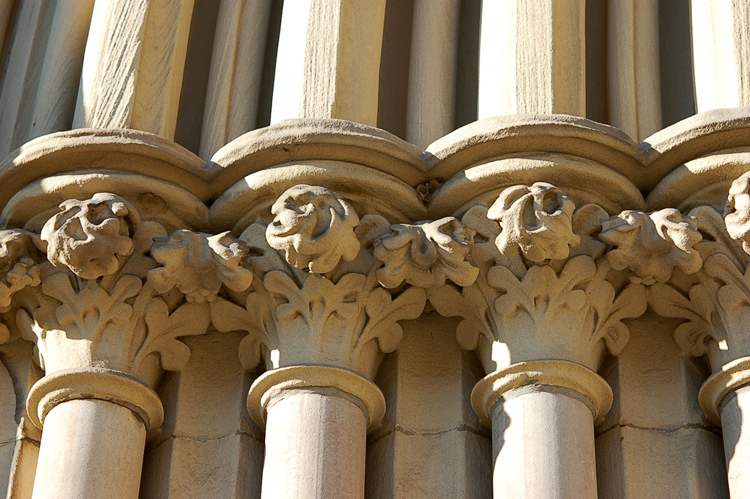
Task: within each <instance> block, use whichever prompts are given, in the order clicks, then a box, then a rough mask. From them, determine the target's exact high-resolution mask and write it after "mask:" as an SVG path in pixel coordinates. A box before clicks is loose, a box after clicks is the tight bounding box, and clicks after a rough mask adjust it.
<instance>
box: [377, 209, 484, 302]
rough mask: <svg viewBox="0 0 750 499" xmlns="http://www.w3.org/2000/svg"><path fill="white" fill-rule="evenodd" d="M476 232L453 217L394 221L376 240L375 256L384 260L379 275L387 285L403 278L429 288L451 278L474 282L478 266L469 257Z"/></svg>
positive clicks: (468, 282) (396, 283) (415, 284)
mask: <svg viewBox="0 0 750 499" xmlns="http://www.w3.org/2000/svg"><path fill="white" fill-rule="evenodd" d="M474 234H475V232H474V231H473V230H471V229H469V228H468V227H466V226H465V225H464V224H462V223H461V222H459V221H458V220H456V219H455V218H453V217H446V218H442V219H440V220H435V221H427V222H418V223H416V224H398V225H391V226H390V228H389V230H388V232H386V233H385V234H382V235H381V236H380V237H379V238H378V239H377V240H376V242H375V252H374V253H375V258H377V259H378V260H380V261H381V262H383V263H384V264H385V266H384V267H382V268H380V269H378V271H377V276H378V280H379V281H380V283H381V284H382V285H383V286H385V287H386V288H395V287H397V286H399V285H400V284H401V283H402V282H404V281H406V282H407V283H409V284H411V285H413V286H418V287H421V288H429V287H432V286H439V285H442V284H444V283H445V281H446V280H451V281H453V282H455V283H456V284H458V285H459V286H471V284H472V283H473V282H474V280H475V279H476V278H477V275H478V274H479V269H477V268H476V267H474V266H473V265H472V264H471V263H470V262H468V261H467V259H466V257H467V255H468V254H469V251H470V249H471V244H472V242H473V237H474Z"/></svg>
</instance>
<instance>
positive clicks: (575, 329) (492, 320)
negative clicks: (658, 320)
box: [429, 183, 646, 372]
mask: <svg viewBox="0 0 750 499" xmlns="http://www.w3.org/2000/svg"><path fill="white" fill-rule="evenodd" d="M607 216H608V215H607V213H606V211H605V210H604V209H602V208H601V207H599V206H597V205H593V204H584V205H582V206H580V207H578V208H576V206H575V204H574V203H573V201H572V200H571V199H570V198H569V197H568V196H567V195H565V193H564V192H562V191H561V190H560V189H558V188H557V187H555V186H553V185H550V184H545V183H537V184H534V185H532V186H514V187H509V188H507V189H505V190H504V191H503V192H502V193H501V194H500V196H499V197H498V198H497V200H496V201H495V202H494V203H493V204H492V206H491V207H490V208H489V209H487V208H484V207H482V206H475V207H472V208H470V209H469V210H467V212H466V214H465V215H464V217H463V222H464V223H466V224H467V225H468V226H469V227H470V228H471V229H473V230H475V231H476V233H477V237H478V240H475V241H474V244H473V248H472V251H471V255H470V256H471V259H472V260H473V261H475V262H477V265H478V267H479V269H480V272H479V277H478V278H477V280H476V282H475V283H474V284H473V285H471V286H465V287H464V288H463V289H458V288H456V287H454V286H450V285H446V286H443V287H441V288H436V289H434V290H430V291H429V293H430V295H429V296H430V301H431V302H432V303H433V305H434V306H435V308H436V309H437V310H438V312H439V313H441V314H443V315H447V316H461V317H463V318H464V321H463V322H462V323H461V324H460V325H459V327H458V330H457V335H458V341H459V343H460V344H461V345H462V346H464V347H465V348H467V349H476V348H479V350H480V358H482V360H483V363H484V365H485V369H486V370H487V371H488V372H489V371H493V370H495V369H497V368H501V367H503V366H505V365H508V364H510V363H514V362H521V361H529V360H535V359H540V358H552V357H556V358H564V359H566V360H569V361H573V362H577V363H580V364H583V365H586V366H589V367H590V368H591V369H596V367H597V366H598V362H599V361H600V360H601V357H602V354H603V351H604V346H602V343H603V344H604V345H606V347H607V349H608V350H609V351H610V352H611V353H613V354H617V353H619V352H620V351H621V350H622V348H623V347H624V345H625V343H627V341H628V338H629V332H628V329H627V327H626V326H625V325H624V324H623V323H622V320H623V319H627V318H632V317H637V316H639V315H641V314H643V312H644V311H645V308H646V297H645V290H644V288H643V286H642V285H640V284H639V283H628V282H627V280H624V282H623V279H622V278H621V276H619V275H617V272H616V270H615V271H614V272H615V274H616V275H614V276H613V275H612V271H613V269H612V266H611V265H609V263H608V262H607V259H606V258H603V255H604V254H605V251H606V248H607V245H606V243H605V242H603V241H602V240H601V239H600V238H599V234H600V232H601V230H602V220H604V219H605V218H607ZM493 224H495V225H493ZM493 237H494V239H493ZM602 340H603V341H602ZM495 344H497V345H502V347H498V348H494V347H493V345H495Z"/></svg>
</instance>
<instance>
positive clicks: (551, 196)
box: [487, 182, 580, 262]
mask: <svg viewBox="0 0 750 499" xmlns="http://www.w3.org/2000/svg"><path fill="white" fill-rule="evenodd" d="M574 210H575V204H574V203H573V201H572V200H571V199H570V198H569V197H568V196H566V195H565V193H564V192H562V191H561V190H560V189H558V188H557V187H555V186H554V185H551V184H547V183H545V182H537V183H535V184H533V185H532V186H530V187H529V186H525V185H516V186H513V187H509V188H507V189H505V190H504V191H503V192H502V193H501V194H500V197H498V198H497V201H495V202H494V203H493V205H492V206H491V207H490V209H489V211H488V212H487V217H488V218H489V219H490V220H497V221H498V222H499V223H500V227H502V231H501V232H500V234H499V235H498V236H497V238H496V239H495V244H496V245H497V248H498V249H499V250H500V252H501V253H502V254H504V255H507V256H516V255H518V250H519V249H520V250H521V252H522V253H523V255H524V256H525V257H526V258H528V259H529V260H531V261H532V262H541V261H544V260H550V259H551V260H559V259H563V258H567V257H568V255H569V254H570V246H575V245H577V244H578V243H579V242H580V237H579V236H577V235H576V234H574V233H573V225H572V216H573V211H574Z"/></svg>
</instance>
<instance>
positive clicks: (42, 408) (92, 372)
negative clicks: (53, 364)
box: [26, 367, 164, 431]
mask: <svg viewBox="0 0 750 499" xmlns="http://www.w3.org/2000/svg"><path fill="white" fill-rule="evenodd" d="M76 399H97V400H104V401H107V402H111V403H113V404H118V405H121V406H123V407H127V408H128V409H130V410H131V411H133V413H134V414H135V416H136V417H137V418H139V419H140V420H141V421H143V424H144V425H145V426H146V430H147V431H148V430H153V429H156V428H159V427H160V426H161V424H162V422H163V421H164V407H163V406H162V403H161V399H160V398H159V396H158V395H157V394H156V392H154V391H153V390H152V389H151V388H150V387H149V386H148V385H147V384H146V383H144V382H142V381H141V380H139V379H138V378H136V377H135V376H131V375H130V374H127V373H124V372H121V371H114V370H112V369H103V368H97V367H89V368H77V369H70V370H64V371H57V372H54V373H52V374H50V375H47V376H45V377H43V378H42V379H40V380H39V381H37V382H36V383H35V384H34V386H33V387H32V388H31V390H30V391H29V395H28V397H27V398H26V411H27V412H28V414H29V418H30V419H31V421H32V422H33V423H34V425H35V426H36V427H37V428H39V429H42V427H43V426H44V418H45V417H46V416H47V414H49V412H50V411H51V410H52V409H53V408H54V407H55V406H56V405H58V404H61V403H63V402H67V401H68V400H76Z"/></svg>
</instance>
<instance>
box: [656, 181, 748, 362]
mask: <svg viewBox="0 0 750 499" xmlns="http://www.w3.org/2000/svg"><path fill="white" fill-rule="evenodd" d="M747 196H748V194H747V176H746V175H743V176H742V177H740V178H739V179H738V180H736V181H735V182H734V183H733V184H732V187H731V188H730V192H729V196H728V201H727V207H726V210H725V214H721V213H719V212H717V211H716V210H715V209H713V208H711V207H707V206H699V207H697V208H694V209H693V210H691V211H690V213H689V214H688V216H689V217H690V218H692V219H694V220H695V221H696V222H695V223H696V226H697V230H698V231H700V234H701V235H702V238H701V239H700V240H698V241H697V242H696V243H695V245H694V247H695V250H696V252H697V253H698V254H699V256H700V258H701V259H702V261H703V264H702V267H699V268H700V270H697V271H696V272H695V273H694V275H693V276H692V279H688V278H687V277H686V276H684V274H687V273H688V272H687V269H682V273H681V274H675V276H676V277H675V278H673V279H670V280H668V281H666V282H663V283H657V284H655V285H654V286H652V288H651V289H650V290H649V303H650V304H651V306H652V307H653V308H654V310H655V311H656V312H657V313H659V314H660V315H662V316H664V317H674V318H680V319H684V320H685V322H683V323H682V324H680V325H679V326H678V327H677V328H676V329H675V341H676V342H677V344H678V345H680V347H681V348H682V349H683V350H684V351H685V352H687V353H689V354H691V355H694V356H702V355H706V354H708V359H709V362H710V364H711V367H712V369H713V370H714V372H718V371H719V370H721V368H722V366H723V365H725V364H728V363H730V362H733V361H734V360H736V359H738V358H742V357H746V356H750V334H747V326H746V325H747V323H748V321H750V272H749V270H748V263H750V258H749V257H748V255H747V253H746V251H745V250H746V249H747V243H746V241H745V239H747V237H748V236H747V230H750V225H748V224H747V220H748V219H750V203H748V199H747ZM696 266H697V265H696Z"/></svg>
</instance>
